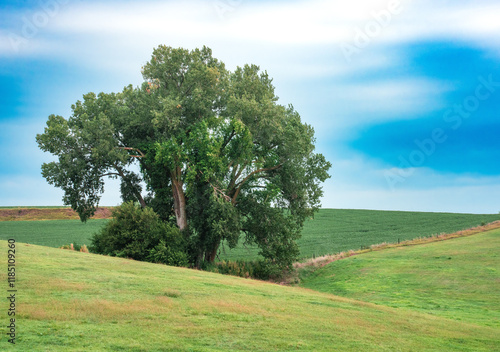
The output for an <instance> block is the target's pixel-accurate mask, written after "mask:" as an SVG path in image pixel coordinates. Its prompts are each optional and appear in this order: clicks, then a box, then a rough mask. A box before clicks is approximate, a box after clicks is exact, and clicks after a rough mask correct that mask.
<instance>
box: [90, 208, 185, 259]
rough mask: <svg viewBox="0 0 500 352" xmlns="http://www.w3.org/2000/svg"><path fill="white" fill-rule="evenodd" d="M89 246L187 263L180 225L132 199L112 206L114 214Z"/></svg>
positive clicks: (100, 250)
mask: <svg viewBox="0 0 500 352" xmlns="http://www.w3.org/2000/svg"><path fill="white" fill-rule="evenodd" d="M89 250H90V251H91V252H93V253H98V254H105V255H110V256H116V257H125V258H131V259H135V260H141V261H150V262H154V263H163V264H168V265H177V266H183V265H184V266H185V265H187V264H188V261H187V255H186V253H185V251H184V240H183V238H182V236H181V233H180V231H179V229H177V228H176V227H174V226H172V225H170V224H168V223H166V222H164V221H162V220H161V219H160V218H159V217H158V215H157V214H156V213H155V212H154V211H153V210H152V209H151V208H144V209H143V208H141V207H140V206H139V205H136V204H134V203H133V202H128V203H124V204H122V205H121V206H119V207H116V208H115V209H113V218H112V219H111V220H110V221H109V222H108V223H107V224H106V225H105V226H104V227H103V228H102V229H101V231H99V232H98V233H96V234H94V235H93V237H92V245H91V246H90V247H89Z"/></svg>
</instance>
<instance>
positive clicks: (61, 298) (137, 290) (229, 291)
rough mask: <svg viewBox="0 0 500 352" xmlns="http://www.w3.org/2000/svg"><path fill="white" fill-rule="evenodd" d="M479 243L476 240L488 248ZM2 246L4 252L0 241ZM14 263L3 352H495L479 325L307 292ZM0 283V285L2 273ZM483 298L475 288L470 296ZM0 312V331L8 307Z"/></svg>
mask: <svg viewBox="0 0 500 352" xmlns="http://www.w3.org/2000/svg"><path fill="white" fill-rule="evenodd" d="M488 236H490V235H486V237H484V236H483V237H480V236H479V235H478V237H477V238H485V239H487V241H486V242H488V243H490V242H489V241H490V240H491V239H490V237H488ZM470 238H472V237H469V238H464V239H463V240H462V242H458V243H462V246H458V247H457V248H456V249H455V250H456V251H463V252H466V251H467V250H468V248H469V247H470V245H469V242H467V240H469V239H470ZM447 243H451V241H447ZM436 245H439V243H438V244H436ZM0 246H2V248H6V247H7V244H6V242H5V241H0ZM415 248H416V247H415ZM460 248H461V249H460ZM496 248H498V246H497V247H496ZM407 250H413V249H412V248H404V249H401V250H399V251H400V252H399V253H400V255H401V256H406V255H405V253H404V251H407ZM4 253H6V250H5V251H4ZM379 253H383V252H379ZM379 253H373V254H369V255H367V257H370V256H371V255H374V254H379ZM475 254H476V253H475ZM5 255H6V254H5ZM433 255H434V254H433ZM447 255H450V254H447ZM455 255H457V254H453V256H455ZM360 258H361V257H359V258H358V259H356V260H359V259H360ZM431 259H432V257H431V258H426V259H425V260H430V261H431V263H433V264H434V265H436V263H441V264H442V262H443V261H445V262H446V263H447V262H453V259H452V260H451V261H449V260H447V259H443V260H441V261H437V259H436V261H432V260H431ZM483 259H484V258H483V257H481V256H476V255H474V256H471V258H470V261H471V263H472V264H471V265H473V266H472V268H479V267H480V266H481V265H482V263H483ZM5 261H6V259H5ZM16 261H17V262H16V272H17V280H18V281H17V282H16V288H17V290H18V292H17V293H16V297H17V302H16V304H17V307H16V309H17V315H16V324H17V333H18V335H17V341H16V346H12V345H10V344H9V343H8V342H7V341H6V335H5V334H2V339H1V341H0V350H2V351H10V350H23V351H54V352H57V351H295V350H298V351H493V350H495V349H498V347H499V345H498V337H497V333H498V329H496V328H493V327H490V326H486V325H487V324H479V323H478V324H474V323H472V322H471V321H468V320H466V319H464V320H462V321H458V320H457V319H450V318H447V317H444V316H439V315H431V314H424V313H421V312H416V311H412V310H410V309H396V308H391V307H385V306H381V305H374V304H372V303H366V302H363V301H356V300H353V299H349V298H341V297H338V296H334V295H332V294H329V293H319V292H315V291H313V290H310V289H305V288H299V287H285V286H279V285H275V284H270V283H266V282H260V281H253V280H248V279H241V278H235V277H229V276H222V275H217V274H212V273H207V272H201V271H195V270H189V269H183V268H174V267H167V266H163V265H156V264H150V263H142V262H136V261H132V260H125V259H120V258H111V257H104V256H98V255H93V254H88V253H79V252H72V251H67V250H61V249H55V248H49V247H39V246H34V245H25V244H22V243H17V248H16ZM346 262H349V260H347V261H346ZM351 262H352V261H351ZM392 264H394V265H396V264H398V265H399V264H401V262H395V263H392ZM494 265H495V264H494ZM429 266H432V265H431V264H429V265H427V264H426V267H429ZM488 267H489V264H488ZM392 268H393V269H395V270H402V271H406V270H407V269H406V268H405V267H402V268H401V269H397V268H395V267H394V266H393V267H392ZM494 268H495V267H494ZM496 268H497V269H498V266H496ZM473 273H474V271H473ZM415 274H416V275H418V274H419V273H415ZM497 277H498V276H497ZM318 278H319V276H318ZM0 279H1V280H3V282H4V283H5V284H6V282H7V275H6V271H3V272H1V273H0ZM327 279H328V277H325V278H324V280H327ZM330 281H331V280H330ZM355 281H356V280H354V278H353V280H352V281H351V284H354V283H355ZM391 285H392V289H393V290H395V292H398V287H399V285H401V287H402V288H404V287H405V286H404V283H403V282H399V283H392V284H391ZM457 285H458V284H457ZM495 285H498V283H496V284H495ZM493 287H494V286H493ZM491 289H492V288H485V287H483V286H479V287H478V288H477V292H475V293H474V294H475V295H481V294H482V293H483V291H484V290H491ZM359 291H360V292H364V290H362V289H359ZM351 292H355V290H351ZM497 292H498V290H497ZM3 301H4V303H3V304H4V306H5V307H4V322H5V321H6V320H7V313H6V311H7V300H3ZM4 329H5V328H4Z"/></svg>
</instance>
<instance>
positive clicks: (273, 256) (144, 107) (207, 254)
mask: <svg viewBox="0 0 500 352" xmlns="http://www.w3.org/2000/svg"><path fill="white" fill-rule="evenodd" d="M142 74H143V77H144V79H145V82H144V83H143V84H142V86H141V87H137V88H133V87H132V86H128V87H126V88H125V89H124V90H123V91H122V92H120V93H117V94H115V93H112V94H104V93H101V94H99V95H98V96H96V95H95V94H93V93H89V94H87V95H84V97H83V102H80V101H79V102H77V103H76V104H75V105H73V107H72V109H73V114H72V116H71V117H70V118H69V119H68V120H66V119H64V118H63V117H61V116H54V115H51V116H50V117H49V120H48V122H47V127H46V129H45V132H44V133H43V134H40V135H37V141H38V144H39V146H40V148H41V149H43V150H44V151H48V152H50V153H52V154H54V155H56V156H57V157H58V161H55V162H51V163H47V164H44V165H43V166H42V174H43V176H44V177H45V178H46V179H47V180H48V182H49V183H51V184H53V185H55V186H56V187H60V188H62V189H63V190H64V202H65V204H69V205H71V207H72V208H73V209H75V210H76V211H77V212H78V213H79V214H80V217H81V219H82V220H86V219H87V218H88V217H90V216H91V215H92V214H93V212H94V211H95V208H96V206H97V204H98V202H99V199H100V195H101V194H102V192H103V185H104V181H103V179H104V177H106V176H108V177H118V178H120V179H121V183H122V188H121V190H122V197H123V199H124V200H125V201H126V200H136V201H138V202H140V203H141V205H143V206H146V204H149V205H151V206H152V207H153V209H154V210H155V211H156V212H157V213H158V214H159V215H160V217H161V218H162V219H164V221H173V222H174V221H175V223H176V224H177V226H178V227H179V229H180V230H181V231H182V233H183V234H184V237H185V240H186V242H187V243H188V245H189V248H190V255H191V258H192V261H193V262H194V263H197V264H199V263H201V261H203V260H206V261H210V262H211V261H213V260H214V259H215V257H216V254H217V251H218V249H219V247H220V245H221V243H222V242H223V241H227V243H228V245H229V246H230V247H233V246H235V245H236V244H237V243H238V240H239V238H240V236H241V235H243V236H244V237H245V241H246V242H247V243H252V244H257V245H258V246H259V247H260V248H261V254H262V255H263V256H264V257H265V258H266V259H267V260H269V261H272V262H275V263H278V264H280V265H282V266H289V265H290V264H291V263H292V261H293V260H294V259H295V258H296V256H297V255H298V248H297V245H296V243H295V240H296V239H297V238H298V237H299V236H300V231H301V229H302V226H303V223H304V221H305V219H306V218H307V217H310V216H312V215H313V213H314V211H316V210H317V209H318V208H319V206H320V197H321V196H322V189H321V186H320V184H321V182H323V181H324V180H325V179H327V178H328V177H329V175H328V169H329V168H330V163H329V162H328V161H326V160H325V158H324V157H323V155H321V154H318V153H315V152H314V143H315V139H314V130H313V128H312V127H311V126H309V125H307V124H304V123H302V122H301V119H300V116H299V114H298V113H297V112H296V111H295V110H294V109H293V107H292V106H288V107H285V106H282V105H280V104H278V98H277V97H276V95H275V93H274V87H273V85H272V80H271V79H270V78H269V76H268V75H267V73H266V72H261V71H260V69H259V67H258V66H255V65H245V66H244V67H238V68H237V69H236V70H235V71H234V72H231V71H229V70H227V69H226V68H225V66H224V64H223V63H222V62H220V61H219V60H217V59H215V58H214V57H213V56H212V52H211V50H210V49H208V48H206V47H203V48H202V49H196V50H193V51H189V50H185V49H174V48H171V47H167V46H159V47H158V48H156V49H155V50H154V51H153V55H152V58H151V60H150V61H149V62H148V63H147V64H146V65H145V66H144V67H143V68H142ZM134 161H136V162H138V163H139V165H140V172H133V171H131V168H130V166H131V164H133V163H134ZM141 181H144V183H145V184H146V186H147V191H148V192H149V193H148V195H147V196H146V197H145V198H144V199H143V197H142V195H141V191H142V189H141Z"/></svg>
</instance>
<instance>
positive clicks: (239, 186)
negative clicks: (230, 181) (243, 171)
mask: <svg viewBox="0 0 500 352" xmlns="http://www.w3.org/2000/svg"><path fill="white" fill-rule="evenodd" d="M281 166H283V164H279V165H276V166H273V167H268V168H261V169H258V170H255V171H252V172H251V173H249V174H248V175H247V177H245V178H244V179H243V180H241V182H238V183H237V184H236V186H237V187H238V188H237V189H236V192H234V195H233V199H232V200H231V203H233V205H234V204H236V198H237V197H238V194H239V193H240V191H241V187H242V186H243V185H244V184H245V182H247V181H248V180H249V179H250V177H252V176H253V175H255V174H258V173H260V172H265V171H272V170H276V169H279V168H280V167H281Z"/></svg>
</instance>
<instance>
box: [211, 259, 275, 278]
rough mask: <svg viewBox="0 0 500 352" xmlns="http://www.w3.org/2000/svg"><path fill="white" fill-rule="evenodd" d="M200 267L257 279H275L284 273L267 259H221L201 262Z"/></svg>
mask: <svg viewBox="0 0 500 352" xmlns="http://www.w3.org/2000/svg"><path fill="white" fill-rule="evenodd" d="M201 269H202V270H205V271H210V272H214V273H219V274H225V275H233V276H241V277H245V278H254V279H259V280H277V279H279V278H281V277H282V276H283V274H284V272H283V270H282V269H281V268H280V267H278V266H277V265H275V264H274V263H272V262H270V261H268V260H254V261H249V262H246V261H243V260H237V261H224V260H223V261H222V262H218V263H208V262H203V263H202V265H201Z"/></svg>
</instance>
